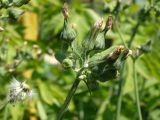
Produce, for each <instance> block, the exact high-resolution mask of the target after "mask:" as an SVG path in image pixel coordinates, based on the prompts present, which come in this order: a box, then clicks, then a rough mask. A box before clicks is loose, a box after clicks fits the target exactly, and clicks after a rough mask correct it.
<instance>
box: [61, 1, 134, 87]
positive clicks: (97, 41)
mask: <svg viewBox="0 0 160 120" xmlns="http://www.w3.org/2000/svg"><path fill="white" fill-rule="evenodd" d="M62 13H63V16H64V26H63V29H62V32H61V36H60V38H61V39H62V40H63V43H65V45H67V47H66V48H67V49H66V51H65V52H64V54H65V58H64V59H63V60H62V63H63V66H64V68H67V69H68V68H70V69H72V70H73V71H75V72H76V73H77V74H78V79H80V80H83V81H85V83H86V84H87V86H88V87H89V88H90V89H91V90H94V89H97V88H98V86H99V85H98V81H100V82H105V81H107V80H111V79H115V78H117V76H118V73H119V72H118V71H119V69H120V68H121V64H122V63H123V62H124V61H125V60H126V59H127V57H128V56H129V55H131V54H132V51H131V50H129V49H127V48H125V47H124V46H122V45H118V46H111V47H109V48H108V47H107V45H106V42H105V41H106V39H105V38H106V34H107V32H108V31H109V30H110V29H111V28H112V24H113V18H112V16H109V17H108V19H107V21H106V23H105V22H104V20H103V18H101V19H100V20H98V21H96V22H95V23H94V25H93V26H92V27H91V29H90V30H89V32H88V34H87V35H86V37H85V38H84V39H83V40H82V41H81V43H80V44H74V43H78V41H77V39H76V37H77V33H76V31H75V29H74V27H72V26H71V25H70V23H69V10H68V6H67V4H64V6H63V8H62ZM104 23H105V25H103V24H104ZM103 26H104V28H103Z"/></svg>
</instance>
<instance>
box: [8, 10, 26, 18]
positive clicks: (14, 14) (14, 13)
mask: <svg viewBox="0 0 160 120" xmlns="http://www.w3.org/2000/svg"><path fill="white" fill-rule="evenodd" d="M23 13H24V11H23V10H21V9H19V8H10V9H9V11H8V14H9V18H10V19H11V20H17V19H18V18H19V17H20V15H22V14H23Z"/></svg>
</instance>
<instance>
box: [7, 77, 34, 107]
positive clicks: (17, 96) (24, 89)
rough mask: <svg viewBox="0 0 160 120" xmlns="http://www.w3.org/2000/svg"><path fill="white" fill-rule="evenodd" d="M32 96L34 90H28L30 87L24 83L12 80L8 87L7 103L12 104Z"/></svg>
mask: <svg viewBox="0 0 160 120" xmlns="http://www.w3.org/2000/svg"><path fill="white" fill-rule="evenodd" d="M34 94H35V92H34V90H32V89H30V86H29V85H28V84H26V82H25V81H24V82H22V83H21V82H19V81H17V80H16V79H15V78H13V79H12V81H11V83H10V85H9V93H8V97H7V101H8V102H9V103H13V104H14V103H16V102H21V101H24V100H25V99H27V98H31V97H33V96H34Z"/></svg>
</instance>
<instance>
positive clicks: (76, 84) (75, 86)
mask: <svg viewBox="0 0 160 120" xmlns="http://www.w3.org/2000/svg"><path fill="white" fill-rule="evenodd" d="M79 83H80V80H79V79H78V77H77V78H76V79H75V81H74V83H73V85H72V87H71V89H70V91H69V93H68V96H67V97H66V99H65V102H64V104H63V106H62V108H61V110H60V112H59V114H58V117H57V120H62V118H63V115H64V113H65V111H66V109H67V108H68V105H69V103H70V101H71V99H72V97H73V96H74V94H75V92H76V89H77V87H78V85H79Z"/></svg>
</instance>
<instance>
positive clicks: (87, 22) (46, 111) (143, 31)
mask: <svg viewBox="0 0 160 120" xmlns="http://www.w3.org/2000/svg"><path fill="white" fill-rule="evenodd" d="M63 3H64V2H63V1H60V0H37V1H36V0H35V1H34V0H32V1H31V2H30V4H28V5H25V6H22V9H24V10H25V11H32V12H34V13H36V14H37V15H38V23H37V24H38V39H37V40H36V41H28V44H27V46H25V47H24V42H25V41H26V40H25V38H24V29H25V27H24V25H23V23H22V22H21V21H18V22H7V21H3V20H1V21H0V25H1V26H2V27H3V28H4V29H5V31H4V32H1V33H0V56H1V58H4V59H1V60H0V104H3V102H4V101H5V99H6V96H7V92H8V85H9V83H10V81H11V79H12V77H15V78H17V79H18V80H19V81H24V80H27V82H28V83H29V84H30V85H31V86H32V88H35V89H36V91H37V95H36V96H35V97H34V98H33V100H31V101H28V100H27V101H25V102H24V103H17V104H16V105H15V106H12V105H9V104H8V105H7V106H6V107H5V108H3V109H1V110H0V120H39V119H40V120H54V119H56V115H57V113H58V111H59V109H60V107H61V106H62V104H63V102H64V100H65V97H66V96H67V93H68V91H69V89H70V87H71V85H72V82H73V80H74V78H75V75H74V74H73V72H72V71H69V70H64V69H63V67H62V66H61V65H60V64H51V63H50V62H48V60H46V59H44V58H45V56H46V55H50V56H51V57H52V58H54V54H55V53H57V52H60V51H61V48H62V45H61V44H62V41H61V40H60V39H59V36H60V32H61V30H62V27H63V15H62V13H61V8H62V5H63ZM117 3H118V2H117V1H116V0H115V1H112V0H102V1H101V0H93V1H89V0H70V2H69V8H70V16H71V21H72V22H73V23H75V25H76V29H77V33H78V38H77V39H78V40H83V38H84V37H85V35H86V33H87V31H88V30H89V29H90V27H91V26H92V25H93V23H94V22H95V21H96V20H97V19H99V18H101V17H103V18H104V19H107V17H108V16H109V15H112V16H113V17H114V24H113V28H112V30H111V31H109V32H108V33H107V36H106V42H107V43H108V46H111V45H115V44H122V43H121V39H124V41H125V42H126V44H128V41H129V40H130V39H132V37H133V42H132V45H131V48H132V49H135V48H136V47H138V46H139V45H142V44H144V43H145V42H146V41H147V40H151V41H152V50H151V52H150V53H148V54H145V55H143V56H141V57H140V59H138V61H137V62H136V71H137V73H138V84H139V94H140V105H141V109H142V115H143V119H144V120H159V118H160V101H159V98H160V92H159V91H160V54H159V51H160V47H159V46H160V28H159V25H160V9H159V8H160V2H159V1H158V0H157V1H156V0H133V1H132V0H129V1H125V0H122V1H121V2H120V4H117ZM150 8H151V10H150V11H149V12H146V11H148V10H149V9H150ZM3 11H5V9H0V13H1V12H3ZM137 25H138V29H136V26H137ZM134 32H135V35H134ZM35 45H38V46H39V48H38V50H41V51H42V52H41V54H40V55H39V54H38V53H37V51H38V50H37V49H35V48H34V46H35ZM22 53H24V54H22ZM17 56H18V57H17ZM17 59H20V60H22V62H21V63H20V64H19V65H18V66H15V60H17ZM132 67H133V63H132V60H131V59H130V58H129V59H127V61H126V63H125V70H124V72H123V74H122V76H123V79H125V84H124V86H123V96H122V110H121V115H120V118H119V119H120V120H136V119H137V112H136V105H135V97H134V85H133V71H132ZM26 73H30V75H28V74H27V75H26ZM118 83H119V80H118V79H117V80H112V81H108V82H105V83H100V88H99V89H98V90H96V91H94V92H92V94H91V95H90V94H89V92H88V89H87V87H86V85H85V84H84V83H83V82H82V83H81V84H80V86H79V88H78V90H77V92H76V95H75V96H74V98H73V100H72V102H71V104H70V105H69V110H68V111H67V112H66V114H65V120H72V119H73V120H113V119H115V114H116V104H117V98H118V97H117V95H118Z"/></svg>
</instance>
